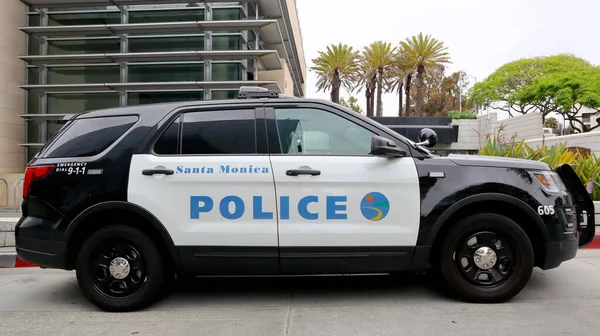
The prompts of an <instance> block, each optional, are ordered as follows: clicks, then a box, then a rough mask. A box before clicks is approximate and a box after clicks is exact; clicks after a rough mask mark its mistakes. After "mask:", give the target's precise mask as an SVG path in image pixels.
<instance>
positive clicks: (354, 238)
mask: <svg viewBox="0 0 600 336" xmlns="http://www.w3.org/2000/svg"><path fill="white" fill-rule="evenodd" d="M310 106H311V107H306V106H290V105H287V106H284V105H282V106H281V107H278V106H274V107H273V108H267V111H266V114H267V118H270V120H269V124H268V125H269V127H268V132H269V138H270V142H269V144H270V150H271V156H270V158H271V164H272V167H273V174H274V177H275V186H276V192H277V202H278V211H279V213H278V218H279V246H280V256H281V268H282V271H283V272H291V273H294V272H302V273H313V272H316V273H328V272H375V271H390V270H394V269H396V268H397V269H401V268H402V267H403V266H407V265H408V264H409V262H410V258H411V257H412V251H413V248H414V246H415V244H416V241H417V235H418V228H419V217H420V215H419V213H420V197H419V182H418V176H417V170H416V166H415V162H414V160H413V159H412V158H411V157H402V158H382V157H375V156H372V155H370V154H369V153H370V151H371V139H372V137H373V136H375V135H381V136H386V135H385V134H378V133H381V132H380V131H379V132H378V130H377V129H375V128H373V126H371V125H366V124H361V122H362V121H361V120H359V119H353V118H352V117H351V116H349V115H347V114H345V113H344V112H342V111H337V110H335V109H333V108H331V107H328V106H322V105H310ZM336 111H337V112H336ZM273 120H274V122H273ZM363 123H364V122H363ZM273 134H276V137H277V140H278V142H279V144H278V146H273V144H274V143H276V142H277V140H275V139H273ZM388 137H389V135H388ZM274 147H275V148H274ZM407 152H408V150H407Z"/></svg>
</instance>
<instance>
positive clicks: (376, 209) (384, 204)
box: [360, 192, 390, 222]
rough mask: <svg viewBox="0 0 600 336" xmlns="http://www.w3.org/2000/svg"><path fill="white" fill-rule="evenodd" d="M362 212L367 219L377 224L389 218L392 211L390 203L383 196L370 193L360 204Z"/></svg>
mask: <svg viewBox="0 0 600 336" xmlns="http://www.w3.org/2000/svg"><path fill="white" fill-rule="evenodd" d="M360 211H361V212H362V214H363V216H365V218H366V219H368V220H370V221H372V222H377V221H380V220H382V219H384V218H385V216H387V214H388V212H389V211H390V202H389V201H388V199H387V197H385V196H384V195H383V194H381V193H378V192H370V193H368V194H366V195H365V197H363V199H362V201H361V202H360Z"/></svg>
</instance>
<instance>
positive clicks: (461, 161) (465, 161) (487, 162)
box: [448, 154, 551, 170]
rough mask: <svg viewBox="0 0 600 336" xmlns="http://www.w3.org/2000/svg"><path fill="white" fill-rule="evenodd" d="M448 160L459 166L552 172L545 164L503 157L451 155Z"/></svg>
mask: <svg viewBox="0 0 600 336" xmlns="http://www.w3.org/2000/svg"><path fill="white" fill-rule="evenodd" d="M448 159H449V160H451V161H452V162H454V163H456V164H457V165H459V166H477V167H496V168H518V169H519V168H520V169H537V170H551V168H550V166H549V165H548V164H546V163H544V162H539V161H534V160H525V159H514V158H507V157H501V156H486V155H463V154H450V155H448Z"/></svg>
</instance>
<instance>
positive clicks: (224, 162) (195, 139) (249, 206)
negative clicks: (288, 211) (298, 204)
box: [128, 108, 279, 274]
mask: <svg viewBox="0 0 600 336" xmlns="http://www.w3.org/2000/svg"><path fill="white" fill-rule="evenodd" d="M261 112H262V110H261ZM257 133H259V134H261V136H262V137H257V136H256V134H257ZM129 181H130V185H129V188H128V200H129V202H132V203H135V204H137V205H139V206H141V207H142V208H144V209H146V210H147V211H150V212H151V213H152V214H153V215H154V216H155V217H156V218H158V220H159V221H160V222H161V223H162V224H163V225H164V226H165V228H166V229H167V230H168V232H169V234H170V235H171V237H172V239H173V241H174V243H175V245H176V247H177V249H178V252H179V254H180V258H181V262H182V263H183V265H184V267H186V268H188V269H190V270H192V271H194V272H195V273H200V274H239V273H276V272H278V270H279V263H278V237H277V219H276V217H275V215H274V214H273V213H274V209H275V186H274V182H273V174H272V172H271V165H270V162H269V156H268V153H267V150H266V138H265V132H264V119H259V120H255V109H254V108H240V109H227V110H218V111H216V110H214V111H213V110H211V111H206V110H203V111H192V112H186V113H182V114H181V115H180V116H179V117H178V118H177V119H176V120H174V122H172V124H171V125H170V126H169V127H168V129H167V130H166V132H165V133H164V134H162V136H161V137H160V138H159V139H158V141H157V142H156V144H155V145H154V152H153V153H148V154H143V155H134V156H133V159H132V163H131V173H130V179H129Z"/></svg>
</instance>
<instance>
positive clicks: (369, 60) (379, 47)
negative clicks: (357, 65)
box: [361, 41, 396, 116]
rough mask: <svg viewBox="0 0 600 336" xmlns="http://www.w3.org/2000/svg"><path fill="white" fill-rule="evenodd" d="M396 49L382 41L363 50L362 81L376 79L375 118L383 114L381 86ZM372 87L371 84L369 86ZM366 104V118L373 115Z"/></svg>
mask: <svg viewBox="0 0 600 336" xmlns="http://www.w3.org/2000/svg"><path fill="white" fill-rule="evenodd" d="M395 52H396V47H392V44H391V43H389V42H384V41H376V42H373V43H371V44H370V45H369V46H367V47H365V48H364V49H363V52H362V55H361V67H362V80H363V82H364V81H367V82H371V83H372V81H373V79H374V78H376V87H377V88H376V90H377V116H381V115H382V114H383V99H382V94H383V86H384V82H385V81H387V78H388V76H390V75H391V74H390V73H389V72H390V70H391V69H392V67H393V65H394V61H395V57H394V55H395ZM371 87H372V84H371ZM368 105H369V104H367V116H372V115H373V109H372V108H369V106H368Z"/></svg>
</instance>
